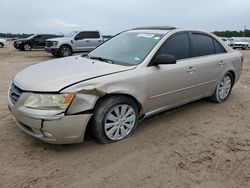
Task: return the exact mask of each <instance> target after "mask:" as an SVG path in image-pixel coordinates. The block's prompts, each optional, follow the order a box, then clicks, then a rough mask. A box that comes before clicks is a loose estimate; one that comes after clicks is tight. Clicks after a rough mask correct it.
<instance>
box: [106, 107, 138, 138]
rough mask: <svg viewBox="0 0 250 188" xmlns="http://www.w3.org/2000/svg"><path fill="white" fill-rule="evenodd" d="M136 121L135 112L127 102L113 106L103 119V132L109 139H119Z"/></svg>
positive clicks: (125, 134)
mask: <svg viewBox="0 0 250 188" xmlns="http://www.w3.org/2000/svg"><path fill="white" fill-rule="evenodd" d="M135 123H136V113H135V110H134V108H133V107H131V106H130V105H127V104H122V105H116V106H114V107H113V108H112V109H111V110H110V111H109V112H108V113H107V115H106V117H105V119H104V132H105V134H106V136H107V137H108V138H109V139H111V140H115V141H117V140H121V139H123V138H125V137H126V136H127V135H129V133H130V132H131V131H132V130H133V128H134V126H135Z"/></svg>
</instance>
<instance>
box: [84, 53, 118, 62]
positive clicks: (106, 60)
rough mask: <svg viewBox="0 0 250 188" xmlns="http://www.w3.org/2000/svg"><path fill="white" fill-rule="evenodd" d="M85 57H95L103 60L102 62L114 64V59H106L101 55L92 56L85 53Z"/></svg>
mask: <svg viewBox="0 0 250 188" xmlns="http://www.w3.org/2000/svg"><path fill="white" fill-rule="evenodd" d="M85 57H87V58H89V59H97V60H99V61H103V62H107V63H112V64H114V61H113V60H111V59H107V58H103V57H94V56H89V55H86V56H85Z"/></svg>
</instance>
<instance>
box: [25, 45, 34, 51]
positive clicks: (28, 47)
mask: <svg viewBox="0 0 250 188" xmlns="http://www.w3.org/2000/svg"><path fill="white" fill-rule="evenodd" d="M31 48H32V46H31V45H30V44H24V45H23V50H24V51H30V50H31Z"/></svg>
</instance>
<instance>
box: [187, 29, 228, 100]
mask: <svg viewBox="0 0 250 188" xmlns="http://www.w3.org/2000/svg"><path fill="white" fill-rule="evenodd" d="M190 39H191V57H192V58H191V59H190V60H189V61H190V62H192V67H194V69H195V72H194V74H195V77H196V80H195V82H194V86H195V87H194V92H195V94H196V96H198V97H202V96H208V95H211V94H212V93H213V91H214V89H215V87H216V85H217V83H218V79H219V78H220V76H221V74H222V73H223V70H224V64H225V54H226V53H227V52H226V50H225V49H224V48H223V46H222V45H221V44H220V43H219V42H218V41H217V39H215V38H213V37H212V36H210V35H207V34H205V33H201V32H190Z"/></svg>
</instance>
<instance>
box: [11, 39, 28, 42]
mask: <svg viewBox="0 0 250 188" xmlns="http://www.w3.org/2000/svg"><path fill="white" fill-rule="evenodd" d="M26 41H28V39H17V40H15V41H14V42H15V43H16V42H26Z"/></svg>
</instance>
